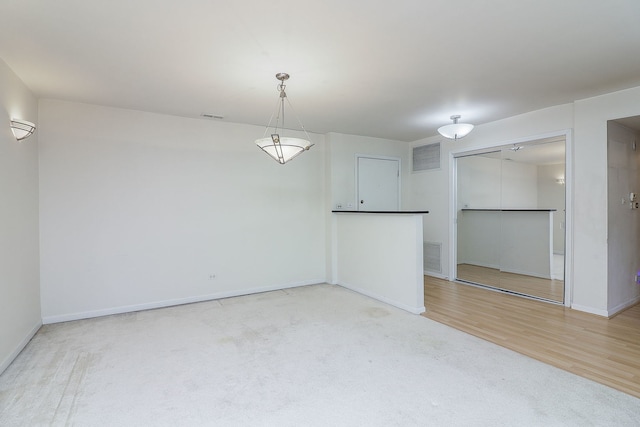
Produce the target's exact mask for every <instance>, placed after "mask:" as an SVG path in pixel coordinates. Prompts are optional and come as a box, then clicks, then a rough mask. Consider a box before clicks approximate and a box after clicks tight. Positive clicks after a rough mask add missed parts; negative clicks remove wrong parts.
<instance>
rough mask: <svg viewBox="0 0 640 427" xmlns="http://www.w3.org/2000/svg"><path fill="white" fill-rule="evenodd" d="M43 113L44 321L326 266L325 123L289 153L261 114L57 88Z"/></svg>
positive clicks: (265, 282)
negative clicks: (215, 114)
mask: <svg viewBox="0 0 640 427" xmlns="http://www.w3.org/2000/svg"><path fill="white" fill-rule="evenodd" d="M40 123H41V131H42V132H41V135H42V136H41V139H40V187H41V191H40V207H41V248H42V251H41V269H42V314H43V318H44V321H45V323H46V322H53V321H61V320H67V319H74V318H82V317H90V316H97V315H103V314H109V313H115V312H121V311H129V310H133V309H141V308H147V307H155V306H163V305H168V304H175V303H180V302H188V301H196V300H202V299H209V298H217V297H222V296H228V295H238V294H243V293H249V292H256V291H260V290H267V289H274V288H282V287H287V286H295V285H301V284H309V283H318V282H323V281H325V280H326V276H325V274H326V259H325V256H326V252H325V236H326V234H325V224H326V222H325V221H326V218H325V215H326V214H327V213H326V211H325V194H324V193H325V180H324V168H325V165H324V161H325V156H324V153H323V150H324V141H323V138H322V137H321V136H317V135H313V136H312V138H313V139H314V142H315V143H316V145H315V146H314V147H313V148H312V149H311V150H310V151H309V152H307V153H304V154H303V155H301V156H300V157H298V158H296V159H295V160H293V161H292V162H291V163H289V164H287V165H285V166H282V165H279V164H278V163H276V162H275V161H274V160H272V159H271V158H269V157H268V156H267V155H266V154H264V153H263V152H262V151H260V150H259V149H258V148H257V147H256V146H255V144H254V142H253V141H254V140H255V138H256V137H257V136H260V135H262V133H263V131H264V129H263V128H260V127H256V126H249V125H240V124H232V123H224V122H222V123H221V122H213V121H206V120H201V119H189V118H181V117H173V116H165V115H159V114H151V113H145V112H139V111H130V110H124V109H116V108H106V107H98V106H93V105H84V104H78V103H70V102H62V101H54V100H41V102H40ZM210 275H215V278H212V279H210Z"/></svg>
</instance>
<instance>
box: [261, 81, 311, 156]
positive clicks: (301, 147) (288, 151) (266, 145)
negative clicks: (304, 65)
mask: <svg viewBox="0 0 640 427" xmlns="http://www.w3.org/2000/svg"><path fill="white" fill-rule="evenodd" d="M276 79H278V80H280V84H279V85H278V91H280V99H279V100H278V104H277V106H276V112H274V114H273V115H272V116H271V119H269V124H268V125H267V128H266V129H265V131H264V135H263V137H262V138H260V139H257V140H256V145H257V146H258V147H260V148H261V149H262V150H263V151H264V152H265V153H267V154H268V155H269V156H271V157H272V158H273V159H274V160H275V161H276V162H278V163H280V164H281V165H284V164H285V163H287V162H288V161H289V160H291V159H293V158H294V157H296V156H297V155H299V154H300V153H302V152H303V151H306V150H308V149H309V148H311V147H313V145H314V144H312V143H311V141H310V139H311V138H309V134H308V133H307V131H306V129H305V128H304V125H303V124H302V122H301V121H300V119H299V118H298V116H295V112H294V116H295V117H296V119H297V120H298V124H299V125H300V128H301V129H302V130H303V131H304V134H305V135H306V136H307V139H306V140H305V139H302V138H293V137H290V136H284V135H280V133H282V132H283V131H284V100H285V99H286V100H287V103H288V104H289V108H290V109H291V110H292V111H293V107H292V106H291V101H289V98H287V93H286V92H285V91H284V89H285V87H286V86H285V84H284V82H285V81H286V80H288V79H289V74H287V73H278V74H276ZM274 115H275V117H276V123H275V126H274V127H273V131H272V132H271V136H270V137H266V135H267V132H268V131H269V128H270V127H271V122H272V121H273V117H274Z"/></svg>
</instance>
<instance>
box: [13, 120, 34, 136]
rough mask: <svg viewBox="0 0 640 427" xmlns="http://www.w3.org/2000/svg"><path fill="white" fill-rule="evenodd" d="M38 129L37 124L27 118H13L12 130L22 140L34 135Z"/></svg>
mask: <svg viewBox="0 0 640 427" xmlns="http://www.w3.org/2000/svg"><path fill="white" fill-rule="evenodd" d="M35 130H36V125H34V124H33V123H31V122H28V121H26V120H19V119H11V131H12V132H13V136H15V137H16V140H18V141H22V140H23V139H26V138H29V137H30V136H31V135H33V132H34V131H35Z"/></svg>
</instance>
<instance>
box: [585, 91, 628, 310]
mask: <svg viewBox="0 0 640 427" xmlns="http://www.w3.org/2000/svg"><path fill="white" fill-rule="evenodd" d="M574 115H575V118H574V121H575V124H574V141H575V144H574V146H575V147H574V174H573V175H574V176H573V179H574V182H575V191H574V201H573V203H574V205H573V208H574V211H575V216H574V263H575V265H574V282H575V286H574V291H573V300H574V306H575V307H576V308H580V309H585V310H587V311H592V312H595V313H597V314H601V315H605V316H606V315H611V314H613V313H615V311H616V307H617V306H618V305H619V304H618V301H620V300H621V299H622V298H623V296H622V295H620V294H619V290H616V289H612V293H611V294H609V293H608V286H607V283H608V271H607V270H608V260H607V256H608V255H607V254H608V248H607V235H608V217H607V215H608V213H607V211H608V203H607V201H608V199H607V121H608V120H614V119H619V118H623V117H631V116H637V115H640V87H636V88H633V89H628V90H623V91H620V92H614V93H610V94H606V95H602V96H598V97H594V98H589V99H584V100H580V101H576V102H575V113H574Z"/></svg>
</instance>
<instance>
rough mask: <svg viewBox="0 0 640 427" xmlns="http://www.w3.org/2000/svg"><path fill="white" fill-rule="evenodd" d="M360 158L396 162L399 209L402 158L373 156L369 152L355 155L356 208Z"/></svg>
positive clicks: (358, 198) (358, 203)
mask: <svg viewBox="0 0 640 427" xmlns="http://www.w3.org/2000/svg"><path fill="white" fill-rule="evenodd" d="M361 158H365V159H378V160H395V161H397V162H398V210H400V207H401V206H402V192H401V190H402V159H401V158H400V157H391V156H374V155H371V154H358V153H356V155H355V168H354V170H355V175H356V176H355V183H356V191H355V195H356V200H355V206H356V207H357V208H356V210H357V211H359V210H360V182H359V179H360V171H359V170H358V168H359V161H358V160H359V159H361Z"/></svg>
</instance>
